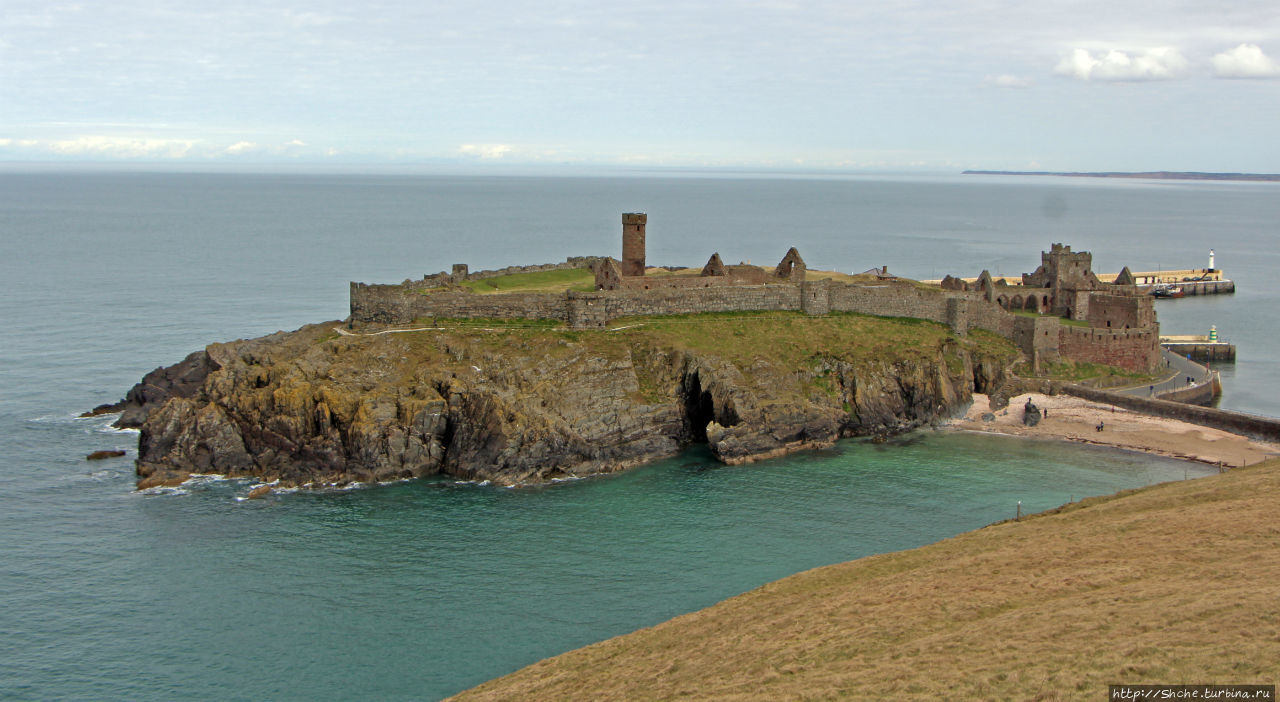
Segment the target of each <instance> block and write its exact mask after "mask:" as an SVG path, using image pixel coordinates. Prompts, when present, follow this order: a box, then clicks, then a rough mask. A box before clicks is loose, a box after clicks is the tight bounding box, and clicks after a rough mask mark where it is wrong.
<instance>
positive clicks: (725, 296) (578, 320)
mask: <svg viewBox="0 0 1280 702" xmlns="http://www.w3.org/2000/svg"><path fill="white" fill-rule="evenodd" d="M568 303H569V308H570V311H569V313H568V315H567V318H568V321H569V324H570V326H574V327H578V328H591V327H603V326H605V325H606V324H607V323H608V322H609V320H611V319H617V318H618V317H645V316H653V315H669V314H699V313H703V312H756V311H777V310H788V311H791V310H799V309H801V306H800V287H799V286H795V285H729V286H718V287H710V288H659V289H655V290H601V291H598V292H590V293H584V292H570V293H569V294H568Z"/></svg>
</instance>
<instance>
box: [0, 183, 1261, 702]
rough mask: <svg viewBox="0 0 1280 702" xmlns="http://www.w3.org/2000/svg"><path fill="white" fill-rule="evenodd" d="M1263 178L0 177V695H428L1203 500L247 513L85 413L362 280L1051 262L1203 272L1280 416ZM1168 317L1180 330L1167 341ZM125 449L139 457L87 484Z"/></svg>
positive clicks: (998, 442)
mask: <svg viewBox="0 0 1280 702" xmlns="http://www.w3.org/2000/svg"><path fill="white" fill-rule="evenodd" d="M1277 192H1278V191H1277V190H1275V189H1274V186H1267V185H1256V184H1200V183H1196V184H1161V183H1141V182H1138V183H1121V184H1115V183H1097V182H1093V183H1090V182H1076V181H1067V182H1063V181H1057V180H1048V181H1046V180H1044V179H1040V180H1035V179H1022V180H1019V179H993V180H981V179H979V180H970V179H962V178H936V179H911V178H871V177H866V178H848V179H830V180H821V179H800V178H792V179H785V180H776V179H775V180H768V179H752V178H738V179H716V178H657V177H651V178H641V177H636V178H476V177H472V178H446V177H411V176H399V177H393V176H376V177H375V176H368V177H364V176H283V175H273V176H234V175H171V174H167V175H161V174H124V175H111V174H81V175H76V174H49V173H45V174H0V247H2V248H0V272H2V273H3V275H4V279H5V281H6V283H7V285H6V292H7V294H6V295H4V296H2V297H0V311H2V312H3V320H4V324H3V328H0V334H2V335H3V336H2V337H0V339H2V341H3V343H2V344H0V436H4V437H5V438H4V443H3V444H2V445H0V448H3V451H2V452H0V456H3V457H2V458H0V533H3V534H4V535H5V538H4V539H3V541H0V564H2V565H0V698H6V699H7V698H15V699H53V698H72V699H153V700H163V699H173V698H216V699H314V698H330V699H337V698H344V699H354V698H382V699H421V698H427V699H430V698H436V697H440V696H443V695H446V694H449V693H451V692H455V691H457V690H460V689H463V688H465V687H467V686H470V685H472V684H475V683H478V682H481V681H483V680H485V679H488V678H491V677H494V676H496V675H500V674H502V673H505V672H509V671H511V670H514V669H515V668H518V667H520V666H522V665H525V664H527V663H530V662H533V661H535V660H538V659H540V658H542V657H545V656H548V655H553V654H555V653H558V652H561V651H564V650H567V649H570V648H574V647H577V646H580V645H583V644H586V643H590V642H592V641H598V640H600V639H602V638H606V637H609V636H613V635H616V634H621V633H625V632H628V631H632V630H634V629H636V628H639V627H642V626H647V625H651V624H654V623H657V622H659V621H663V620H665V619H668V618H670V617H671V616H674V615H676V614H679V613H682V612H687V611H691V610H693V609H697V608H700V607H703V606H706V605H709V604H712V603H714V602H716V601H719V600H721V599H724V598H725V597H728V596H731V595H733V594H736V593H739V592H742V591H744V590H746V589H749V588H752V587H755V586H757V585H759V584H762V583H764V582H768V581H770V580H773V579H776V578H779V577H783V576H785V575H788V574H791V573H794V572H797V571H799V570H803V569H806V568H811V567H815V566H819V565H823V564H827V563H833V562H838V561H843V560H847V559H850V558H856V557H858V556H863V555H867V554H872V553H879V552H884V551H888V550H895V549H900V548H908V547H912V546H917V545H921V544H924V543H929V542H932V541H936V540H938V539H940V538H945V537H947V536H950V535H954V534H956V533H958V532H961V531H965V530H968V529H972V528H976V527H980V526H982V525H984V524H987V523H990V522H992V521H996V520H999V519H1004V518H1007V517H1010V516H1012V514H1013V511H1014V509H1015V508H1016V504H1017V502H1018V501H1022V502H1023V509H1024V510H1025V511H1035V510H1040V509H1046V508H1049V507H1052V506H1055V505H1058V504H1061V503H1063V502H1065V501H1067V500H1070V499H1072V498H1076V499H1078V498H1080V497H1082V496H1085V495H1095V494H1104V493H1110V492H1114V491H1115V490H1118V489H1121V488H1125V487H1134V486H1140V485H1146V484H1149V483H1153V482H1159V481H1163V480H1175V479H1183V478H1188V477H1196V476H1198V475H1203V474H1204V473H1205V472H1206V471H1205V470H1204V469H1202V468H1200V467H1198V466H1194V465H1189V464H1183V463H1179V462H1174V461H1168V460H1163V459H1157V458H1152V457H1147V456H1139V455H1133V454H1127V453H1123V452H1117V451H1108V450H1098V449H1092V448H1089V447H1082V446H1070V445H1061V444H1056V443H1041V442H1030V441H1019V440H1014V439H1008V438H1002V437H988V436H974V435H963V434H937V433H933V432H922V433H917V434H913V435H910V436H907V437H902V438H900V439H898V440H896V441H893V442H890V443H888V444H870V443H865V442H856V441H852V442H845V443H842V444H840V445H839V446H837V447H836V448H834V449H831V450H828V451H819V452H812V453H806V454H801V455H797V456H791V457H788V458H785V459H779V460H775V461H768V462H764V463H760V464H756V465H752V466H746V467H734V468H729V467H723V466H718V465H716V464H714V463H713V462H711V461H710V460H709V459H708V457H707V456H706V455H705V453H703V452H701V451H700V450H699V449H698V448H696V447H695V448H694V449H691V451H690V452H689V453H687V454H685V455H682V456H680V457H678V458H675V459H672V460H669V461H664V462H662V463H659V464H656V465H652V466H646V467H643V468H639V469H635V470H632V471H628V472H626V473H623V474H619V475H615V476H608V477H603V478H597V479H590V480H582V481H575V482H569V483H561V484H556V485H549V486H546V487H540V488H531V489H518V490H509V489H501V488H494V487H490V486H479V485H469V484H456V483H453V482H451V481H445V480H424V481H414V482H406V483H399V484H395V485H388V486H381V487H375V488H369V489H358V490H350V491H345V492H319V493H295V494H287V495H280V496H273V497H271V498H269V499H267V500H262V501H251V502H246V501H241V500H237V499H236V498H237V496H238V495H243V494H244V492H245V485H244V484H242V483H236V482H227V481H218V480H213V479H208V480H201V481H197V483H196V484H192V485H188V486H187V487H185V488H183V489H181V490H177V491H172V492H170V493H168V494H158V495H141V494H137V493H134V492H133V491H132V490H131V486H132V475H131V470H132V466H131V463H130V459H131V458H132V455H133V450H134V448H135V444H136V434H132V433H120V432H114V431H111V430H110V429H108V428H107V427H106V424H107V421H108V420H104V419H101V418H98V419H76V418H75V414H76V413H77V412H79V411H81V410H83V409H85V408H88V407H90V406H93V405H95V404H98V403H100V402H105V401H110V400H114V399H116V398H118V397H119V396H120V395H122V394H123V392H124V391H125V390H126V389H127V388H128V387H129V386H130V385H131V384H132V383H133V382H135V381H136V380H137V379H138V378H139V377H140V376H141V375H142V374H143V373H145V372H146V371H148V370H150V369H151V368H154V367H155V366H158V365H161V364H168V363H172V362H174V361H177V360H179V359H180V358H182V356H184V355H185V354H186V353H188V352H190V351H192V350H194V349H196V348H199V347H201V346H202V345H204V344H205V343H207V342H211V341H217V340H225V339H229V338H235V337H246V336H257V335H260V334H263V333H269V332H271V331H275V330H277V329H292V328H295V327H297V326H299V325H301V324H302V323H305V322H311V321H318V320H323V319H337V318H340V317H342V316H344V315H345V312H346V309H345V305H346V282H347V281H348V280H363V281H366V282H387V281H396V280H400V279H403V278H406V277H417V276H420V275H422V274H423V273H426V272H435V271H438V270H441V269H445V268H447V267H448V266H449V264H451V263H453V262H455V261H458V262H461V261H465V262H468V263H470V264H471V266H472V268H473V269H477V268H483V267H497V266H503V265H508V264H514V263H526V262H544V261H553V260H562V259H563V258H564V257H565V256H569V255H579V254H609V253H614V252H615V250H616V248H617V241H618V231H619V229H620V225H619V222H618V215H619V213H620V212H623V211H632V210H640V211H648V212H649V213H650V220H649V221H650V224H649V243H650V256H649V258H650V260H651V261H652V262H654V263H659V264H661V263H666V262H672V263H675V262H682V263H689V262H692V263H700V262H701V261H703V260H705V259H706V257H707V256H709V255H710V252H711V251H717V250H718V251H719V252H720V253H721V254H722V256H724V257H725V259H726V260H727V261H730V262H736V261H738V260H753V261H755V262H760V261H772V260H775V259H777V258H780V257H781V256H782V253H783V252H785V250H786V248H787V247H788V246H791V245H795V246H797V247H799V249H800V251H801V253H802V254H803V255H804V256H805V257H806V260H807V261H808V262H809V264H810V265H811V266H813V267H829V268H837V269H840V270H857V271H861V270H865V269H867V268H870V267H872V266H873V265H874V266H878V265H885V264H887V265H889V267H890V270H891V271H896V272H899V273H902V274H905V275H911V276H913V277H934V276H941V275H942V274H943V273H946V272H954V273H965V274H972V273H976V272H977V271H978V270H981V269H982V268H990V269H991V270H992V272H993V273H996V272H1004V273H1012V272H1021V271H1023V270H1031V269H1032V268H1034V266H1035V264H1036V263H1037V262H1038V257H1039V256H1038V254H1039V251H1040V250H1041V249H1044V248H1047V246H1048V244H1049V243H1050V242H1055V241H1062V242H1065V243H1069V244H1072V245H1073V246H1074V247H1075V248H1077V249H1091V250H1093V251H1094V252H1095V262H1096V267H1097V268H1098V269H1099V270H1111V269H1118V268H1119V266H1120V265H1125V264H1128V265H1130V266H1131V267H1133V268H1134V269H1135V270H1136V269H1139V268H1154V267H1157V264H1159V265H1161V266H1162V267H1165V268H1174V267H1178V268H1181V267H1187V266H1191V265H1203V264H1202V263H1201V262H1200V259H1201V258H1205V257H1206V255H1207V249H1208V248H1209V247H1210V246H1213V247H1214V248H1216V250H1217V252H1218V256H1219V258H1218V260H1219V262H1220V265H1221V266H1222V267H1223V268H1225V269H1226V270H1227V271H1228V273H1230V274H1232V277H1234V278H1236V279H1237V281H1238V282H1239V284H1240V290H1241V292H1240V293H1239V294H1237V295H1236V296H1234V297H1221V298H1204V299H1201V300H1191V299H1184V300H1178V301H1172V302H1168V303H1163V302H1162V303H1160V306H1159V313H1160V315H1161V320H1162V322H1163V324H1164V326H1165V328H1166V329H1167V330H1169V331H1173V332H1177V331H1184V330H1185V332H1186V333H1192V332H1195V331H1199V329H1196V328H1190V327H1192V326H1195V325H1198V326H1206V327H1207V324H1208V323H1215V324H1217V325H1218V328H1219V330H1221V331H1222V333H1223V334H1224V335H1225V336H1228V337H1231V338H1233V340H1235V341H1237V343H1238V344H1239V345H1240V354H1241V362H1240V363H1239V364H1238V365H1237V366H1236V367H1235V369H1234V373H1233V374H1232V375H1230V376H1229V377H1228V378H1227V396H1226V397H1225V398H1224V400H1223V406H1226V407H1234V408H1239V409H1245V410H1248V411H1255V412H1262V413H1266V414H1272V415H1278V414H1280V409H1278V408H1280V403H1278V402H1277V401H1276V400H1275V398H1274V392H1275V389H1276V387H1277V385H1276V380H1277V376H1278V375H1280V373H1278V372H1277V366H1276V364H1275V362H1274V361H1271V360H1270V359H1269V358H1266V357H1264V355H1263V354H1264V353H1265V351H1266V350H1267V349H1269V348H1270V347H1271V346H1273V345H1274V342H1275V334H1276V332H1275V331H1274V330H1275V329H1277V328H1280V324H1276V322H1277V316H1278V315H1277V312H1276V309H1277V305H1276V303H1277V302H1278V300H1277V297H1278V295H1277V293H1276V292H1275V290H1274V289H1269V288H1266V287H1265V284H1266V282H1267V281H1268V280H1269V278H1268V275H1269V273H1268V272H1269V271H1272V270H1275V269H1276V263H1277V261H1276V256H1277V253H1276V248H1275V246H1274V244H1273V243H1272V237H1273V234H1274V231H1273V229H1271V228H1272V227H1274V223H1275V222H1276V221H1280V217H1278V216H1277V215H1280V205H1278V204H1277V198H1276V193H1277ZM1178 325H1186V327H1187V328H1185V329H1179V328H1178ZM117 447H118V448H122V449H126V450H129V451H130V457H129V458H127V459H119V460H114V461H105V462H98V463H88V462H85V461H84V460H83V456H84V455H85V454H87V453H89V452H90V451H93V450H96V449H103V448H117Z"/></svg>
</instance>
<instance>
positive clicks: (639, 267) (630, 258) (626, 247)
mask: <svg viewBox="0 0 1280 702" xmlns="http://www.w3.org/2000/svg"><path fill="white" fill-rule="evenodd" d="M648 219H649V215H647V214H644V213H643V212H628V213H625V214H623V215H622V275H624V276H628V277H630V276H640V275H644V225H645V222H647V221H648Z"/></svg>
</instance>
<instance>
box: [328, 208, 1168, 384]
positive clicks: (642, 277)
mask: <svg viewBox="0 0 1280 702" xmlns="http://www.w3.org/2000/svg"><path fill="white" fill-rule="evenodd" d="M647 223H648V216H647V215H646V214H643V213H627V214H624V215H623V216H622V225H623V227H622V247H621V248H622V260H620V261H619V260H615V259H613V258H609V257H582V258H571V259H569V260H568V261H566V262H565V263H562V264H551V265H548V266H533V267H520V268H510V269H506V270H507V271H515V272H522V273H523V272H535V273H536V272H539V271H544V272H545V271H548V270H551V271H564V270H569V269H579V270H581V271H582V276H584V277H583V280H584V281H585V282H584V286H583V287H585V289H583V287H578V288H577V289H575V288H574V287H573V286H569V287H568V289H565V287H561V288H559V289H558V290H554V291H544V290H534V291H512V292H496V293H490V294H482V293H477V292H475V291H474V290H473V289H471V288H470V287H465V286H466V284H467V283H469V282H471V281H473V280H475V279H477V278H479V277H481V274H472V273H469V271H468V268H467V266H465V265H463V264H457V265H454V266H453V269H452V271H451V272H449V273H439V274H436V275H428V276H425V277H424V278H423V279H422V280H418V281H415V280H406V281H405V282H403V283H400V284H396V285H377V284H365V283H355V282H353V283H351V316H350V317H349V319H348V324H349V325H350V326H351V327H352V328H353V329H354V328H356V327H357V326H365V325H378V326H385V325H399V324H411V323H414V322H420V321H422V320H427V321H430V320H436V319H457V318H463V319H476V318H482V319H503V320H518V319H525V320H550V321H555V322H560V323H564V324H566V325H567V326H568V327H570V328H572V329H605V328H607V327H608V325H609V324H610V322H612V321H613V320H616V319H619V318H623V317H644V316H654V315H683V314H698V313H713V312H719V313H724V312H752V311H794V312H802V313H804V314H807V315H826V314H830V313H840V312H849V313H858V314H867V315H875V316H882V317H907V318H915V319H923V320H928V321H932V322H937V323H939V324H945V325H947V326H949V327H950V328H951V329H953V330H954V332H955V333H956V334H957V335H961V336H963V335H966V334H968V333H969V332H970V331H972V330H974V329H981V330H986V331H989V332H992V333H995V334H998V335H1000V336H1003V337H1005V338H1006V339H1009V340H1011V341H1012V342H1013V343H1014V344H1015V345H1016V346H1017V347H1018V348H1019V349H1021V350H1022V352H1023V354H1024V356H1025V357H1026V359H1027V361H1028V362H1029V363H1030V365H1031V367H1032V369H1033V370H1035V371H1039V370H1040V368H1041V366H1042V364H1046V363H1056V362H1059V361H1061V360H1064V359H1067V360H1072V361H1082V362H1089V363H1101V364H1106V365H1111V366H1118V367H1121V368H1126V369H1130V370H1135V371H1140V372H1149V371H1153V370H1155V369H1157V368H1160V367H1162V365H1163V361H1162V358H1161V355H1160V345H1159V325H1158V324H1157V322H1156V316H1155V310H1154V306H1153V299H1152V297H1151V296H1150V295H1147V294H1145V292H1144V291H1142V290H1141V289H1140V288H1139V287H1138V286H1137V285H1136V284H1135V283H1133V282H1132V281H1131V280H1129V279H1127V278H1124V277H1123V276H1124V273H1122V274H1121V279H1118V280H1117V281H1115V282H1110V283H1108V282H1103V281H1102V280H1100V279H1099V278H1098V277H1097V276H1095V275H1094V274H1093V272H1092V271H1091V270H1090V268H1091V264H1092V256H1091V254H1089V253H1088V252H1072V251H1071V247H1069V246H1063V245H1061V244H1054V245H1053V246H1052V248H1051V250H1050V251H1047V252H1044V253H1043V254H1042V255H1041V258H1042V265H1041V266H1040V268H1038V269H1037V270H1036V271H1035V273H1032V274H1029V275H1026V276H1023V278H1024V280H1023V285H1019V286H1013V285H1008V284H1007V283H1005V282H1004V281H997V280H996V279H993V278H992V276H991V275H990V274H989V273H988V272H986V271H983V272H982V275H980V276H979V277H978V278H977V279H975V281H974V282H972V283H968V282H965V281H962V280H960V279H957V278H953V277H951V276H948V277H947V278H946V279H944V280H943V281H941V284H940V285H927V284H922V283H919V282H917V281H911V280H907V279H903V278H897V277H895V276H893V275H890V274H889V273H888V267H887V266H885V267H880V268H873V269H871V270H870V271H868V272H867V273H865V274H862V275H855V276H843V275H842V274H833V273H829V272H821V271H811V270H809V269H808V267H807V266H806V264H805V262H804V260H803V259H802V258H801V257H800V253H799V252H798V251H797V250H796V249H795V248H791V249H789V250H788V251H787V252H786V254H785V255H784V256H783V258H782V260H781V261H780V262H779V263H778V265H777V266H776V267H774V268H772V269H770V268H763V267H760V266H751V265H747V264H739V265H726V264H724V262H723V261H722V259H721V257H720V254H719V253H715V254H712V256H711V257H710V259H708V261H707V263H706V265H705V266H703V267H702V269H701V270H696V269H684V270H681V271H671V270H669V269H668V270H658V269H652V268H647V267H646V266H645V260H644V257H645V228H646V225H647ZM588 271H589V273H588ZM1126 273H1127V270H1126ZM503 274H504V273H503V272H500V271H489V272H485V273H484V274H483V275H485V276H489V275H503ZM588 275H589V276H590V277H586V276H588Z"/></svg>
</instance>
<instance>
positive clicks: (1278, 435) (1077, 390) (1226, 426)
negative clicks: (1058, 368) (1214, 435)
mask: <svg viewBox="0 0 1280 702" xmlns="http://www.w3.org/2000/svg"><path fill="white" fill-rule="evenodd" d="M1062 392H1064V393H1066V394H1068V395H1074V396H1076V397H1080V398H1083V399H1086V400H1090V401H1092V402H1101V403H1104V404H1109V405H1115V406H1116V407H1123V408H1125V409H1130V410H1134V411H1136V412H1144V413H1146V414H1151V415H1155V416H1157V417H1167V418H1169V419H1179V420H1182V421H1184V422H1191V423H1192V424H1199V425H1200V426H1204V427H1212V428H1214V429H1221V430H1223V431H1229V432H1232V433H1235V434H1244V435H1245V436H1248V437H1250V438H1253V439H1257V440H1259V441H1268V442H1273V443H1276V442H1280V419H1275V418H1272V417H1262V416H1259V415H1256V414H1245V413H1244V412H1233V411H1231V410H1224V409H1217V408H1215V407H1201V406H1199V405H1193V404H1184V403H1182V402H1175V401H1172V400H1166V399H1152V398H1148V397H1135V396H1132V395H1121V394H1119V393H1115V392H1109V391H1107V390H1099V389H1097V388H1089V387H1085V386H1083V385H1076V384H1065V385H1063V386H1062Z"/></svg>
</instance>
